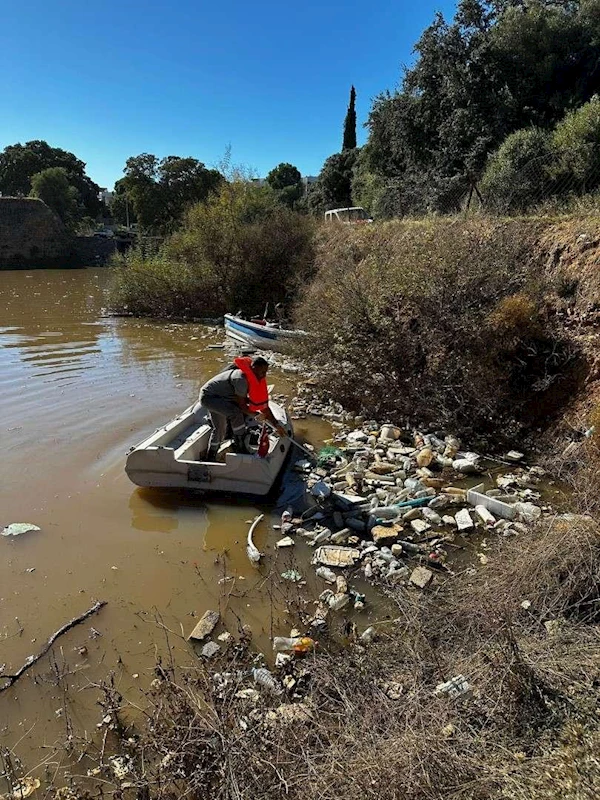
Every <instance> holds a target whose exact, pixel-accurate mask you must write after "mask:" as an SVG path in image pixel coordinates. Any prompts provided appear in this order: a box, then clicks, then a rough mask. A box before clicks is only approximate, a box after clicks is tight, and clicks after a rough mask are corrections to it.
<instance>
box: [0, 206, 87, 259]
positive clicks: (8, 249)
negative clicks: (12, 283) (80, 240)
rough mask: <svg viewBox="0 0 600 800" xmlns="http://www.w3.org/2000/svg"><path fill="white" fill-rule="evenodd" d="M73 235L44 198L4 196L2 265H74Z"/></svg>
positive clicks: (0, 223)
mask: <svg viewBox="0 0 600 800" xmlns="http://www.w3.org/2000/svg"><path fill="white" fill-rule="evenodd" d="M71 256H72V244H71V237H70V236H69V234H68V233H67V231H66V230H65V226H64V225H63V223H62V222H61V220H60V219H59V218H58V216H57V215H56V214H55V213H54V212H53V211H51V210H50V209H49V208H48V206H47V205H46V204H45V203H43V202H42V201H41V200H37V199H35V198H31V197H0V269H19V268H33V267H65V266H71V265H72V262H71Z"/></svg>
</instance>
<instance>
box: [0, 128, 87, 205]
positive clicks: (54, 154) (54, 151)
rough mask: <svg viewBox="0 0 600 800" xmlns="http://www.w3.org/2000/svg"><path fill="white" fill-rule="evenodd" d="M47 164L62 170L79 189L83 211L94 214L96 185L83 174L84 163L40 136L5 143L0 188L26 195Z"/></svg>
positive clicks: (72, 184) (12, 193)
mask: <svg viewBox="0 0 600 800" xmlns="http://www.w3.org/2000/svg"><path fill="white" fill-rule="evenodd" d="M51 167H60V168H62V169H64V170H65V173H66V175H67V179H68V182H69V184H70V185H71V186H73V187H75V189H77V191H78V192H79V196H80V198H81V202H82V203H83V205H84V208H85V211H86V213H87V214H88V215H90V216H92V217H94V218H95V217H97V216H98V214H99V213H100V212H101V210H102V203H101V201H100V199H99V197H98V195H99V192H100V187H99V186H98V184H96V183H94V181H92V180H91V179H90V178H89V177H88V176H87V175H86V172H85V163H84V162H83V161H80V160H79V159H78V158H77V157H76V156H75V155H74V154H73V153H69V152H68V151H67V150H61V149H60V148H59V147H51V146H50V145H49V144H48V143H47V142H45V141H42V140H34V141H31V142H26V143H25V144H20V143H17V144H13V145H9V146H8V147H5V148H4V150H3V151H2V152H0V192H1V193H2V194H4V195H16V196H27V195H28V194H29V193H30V192H31V188H32V184H31V179H32V177H33V176H34V175H36V174H38V173H40V172H42V171H44V170H46V169H49V168H51Z"/></svg>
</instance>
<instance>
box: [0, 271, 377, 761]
mask: <svg viewBox="0 0 600 800" xmlns="http://www.w3.org/2000/svg"><path fill="white" fill-rule="evenodd" d="M108 277H109V275H108V272H107V271H106V270H104V271H103V270H52V271H48V270H40V271H34V272H30V273H28V272H13V271H10V272H0V314H1V316H0V375H1V383H0V432H1V441H2V450H1V453H0V527H3V526H4V525H6V524H8V523H10V522H32V523H35V524H36V525H38V526H39V527H40V528H41V531H40V532H39V533H28V534H25V535H23V536H21V537H19V538H15V539H12V538H4V537H1V538H0V665H1V664H3V663H4V662H6V664H7V667H6V670H5V671H6V672H7V673H10V672H11V671H13V670H14V669H15V668H17V667H18V666H20V665H21V664H22V663H23V661H24V660H25V659H26V658H27V656H29V655H30V654H31V653H35V652H37V651H38V650H39V649H40V648H41V646H42V644H43V642H44V641H45V640H46V639H47V637H48V636H49V635H50V634H51V633H52V632H53V631H55V630H57V629H58V628H59V627H60V626H61V625H63V624H64V623H65V622H66V621H68V620H69V619H71V618H72V617H74V616H76V615H78V614H80V613H82V612H84V611H85V610H86V609H88V608H89V607H91V606H92V605H93V603H94V602H95V601H96V600H106V601H107V602H108V604H107V606H106V607H105V608H104V609H103V610H102V611H101V612H100V613H99V614H97V615H96V616H94V617H92V618H90V619H89V620H88V621H87V622H85V623H84V624H82V625H81V626H79V627H77V628H74V629H73V630H71V631H69V632H68V633H67V634H65V635H64V636H63V637H61V639H60V640H59V642H58V643H57V645H56V647H55V649H54V653H55V658H56V661H57V662H58V668H59V670H60V671H62V672H63V673H65V678H64V679H63V681H62V686H63V688H64V687H65V686H68V687H69V691H68V693H67V695H66V696H65V695H64V694H63V692H62V689H60V688H59V687H57V686H56V677H55V675H53V671H52V668H51V660H50V659H49V658H48V657H46V658H44V659H43V660H42V661H41V662H40V663H39V664H38V665H36V666H35V667H34V668H33V669H32V670H31V671H30V672H29V673H27V674H26V675H25V676H24V677H22V678H21V679H20V680H19V681H18V683H16V684H15V686H14V687H12V688H11V689H10V690H8V691H6V692H4V693H2V694H0V746H3V745H5V746H11V747H12V746H15V748H16V752H17V754H18V755H21V756H25V757H26V758H27V761H28V762H31V759H32V758H37V760H38V761H41V760H42V758H43V757H44V756H45V754H46V753H47V752H48V751H46V750H39V749H38V748H39V747H40V746H41V745H52V744H53V743H54V742H56V741H58V740H60V739H61V738H64V734H65V729H66V725H67V722H69V721H71V720H72V721H73V724H74V726H75V728H76V730H77V731H78V732H79V733H81V732H83V731H84V730H87V731H88V732H89V731H91V730H94V726H95V724H96V722H97V721H98V709H97V707H95V706H94V703H95V700H96V699H97V696H98V692H97V691H96V690H95V689H94V688H87V689H86V687H90V685H91V684H93V683H94V682H95V681H97V680H98V679H99V678H101V677H103V676H105V675H106V674H107V673H108V671H109V670H111V669H114V670H115V675H116V681H117V684H118V686H119V687H120V688H121V689H122V690H123V691H125V692H126V693H128V694H129V696H133V697H134V698H135V694H136V691H137V687H143V686H145V685H147V684H148V683H149V681H150V680H151V679H152V677H153V676H152V668H153V665H154V663H155V658H156V654H157V652H158V653H162V654H163V656H165V653H166V652H167V640H168V642H169V646H170V648H171V652H172V655H173V657H174V658H175V659H176V660H177V661H178V662H179V663H182V664H183V663H186V660H189V659H192V658H195V655H194V654H193V652H192V651H191V649H190V647H189V645H188V644H187V642H186V641H185V640H184V639H183V638H182V636H181V634H182V632H183V633H184V634H187V633H188V632H189V631H190V630H191V629H192V627H193V626H194V624H195V622H196V621H197V617H198V616H200V615H201V614H202V613H203V612H204V611H205V610H206V609H207V608H215V609H216V608H219V609H220V611H221V613H222V615H223V620H224V627H226V628H228V629H229V630H231V631H233V632H235V631H236V630H237V629H238V628H239V626H240V625H241V624H242V623H246V624H249V625H250V626H251V627H252V630H253V632H254V636H255V640H256V643H257V646H258V647H259V648H262V649H265V650H266V649H268V648H269V640H270V636H271V635H272V633H273V632H274V631H275V632H282V631H283V632H285V631H287V630H289V620H287V619H286V617H285V614H284V608H285V606H286V602H287V600H288V598H287V597H286V593H287V592H288V590H287V589H286V588H285V587H282V584H281V581H278V580H276V578H277V576H279V574H280V573H281V572H282V571H283V570H285V569H287V568H288V567H290V566H292V565H294V566H297V567H298V568H299V569H300V570H304V571H305V573H306V572H307V571H308V570H307V562H308V558H309V553H307V552H304V551H306V550H308V548H305V547H303V546H300V547H298V548H295V551H296V552H295V553H292V554H291V553H289V552H286V553H283V552H282V553H278V554H277V555H276V554H275V549H274V542H275V541H276V539H277V538H278V534H277V532H276V531H274V530H272V528H271V524H272V522H273V521H274V518H273V516H272V514H273V511H274V507H275V506H276V505H277V501H276V502H275V503H267V504H265V505H263V506H256V505H253V504H251V503H249V502H248V501H240V500H235V499H234V498H229V499H226V500H221V501H206V500H203V499H200V498H198V497H193V496H190V495H186V494H185V493H167V494H164V493H162V494H161V493H157V492H152V491H148V490H141V489H137V488H136V487H134V486H133V485H132V484H131V483H130V482H129V480H128V479H127V477H126V475H125V473H124V471H123V464H124V455H125V452H126V451H127V449H128V448H129V447H130V446H131V445H132V444H135V443H136V442H138V441H140V440H141V439H142V438H144V437H145V436H146V435H148V434H149V433H150V432H152V431H153V430H154V429H155V428H156V427H157V426H158V425H160V424H163V423H164V422H166V421H167V420H169V419H170V418H171V417H173V416H174V415H175V413H177V412H179V411H181V410H182V409H183V408H185V407H186V406H187V405H189V404H190V403H191V402H192V401H193V400H195V398H196V396H197V392H198V387H199V385H200V384H201V383H202V382H203V381H204V380H205V379H207V378H208V377H209V376H210V375H211V374H213V373H215V372H216V371H218V369H219V368H220V367H221V365H222V364H223V362H224V361H225V359H226V355H225V354H224V353H223V352H222V351H214V350H207V349H206V348H207V344H208V343H209V342H211V341H215V340H219V339H220V337H217V338H216V339H215V335H214V334H210V333H208V332H207V329H206V328H204V327H202V326H199V325H176V324H172V325H168V324H156V323H152V322H146V321H139V320H131V319H114V318H110V317H108V316H106V315H105V313H104V306H105V304H106V299H105V289H106V284H107V280H108ZM211 336H212V338H211ZM274 377H275V383H276V388H279V389H280V390H286V389H287V390H289V389H290V388H291V387H290V384H289V382H288V383H286V382H285V380H283V379H282V378H281V377H279V378H277V376H274ZM278 384H279V385H278ZM302 424H303V423H299V425H300V426H301V425H302ZM311 425H312V427H310V426H311ZM329 430H330V429H329V427H328V426H327V425H325V424H324V423H316V422H313V423H310V424H309V423H307V424H306V426H305V427H304V428H303V427H297V428H296V431H297V433H298V434H300V436H302V435H304V436H306V437H307V438H308V440H312V441H313V442H314V443H315V444H317V443H318V441H319V440H320V439H322V438H324V437H325V436H327V435H328V433H329ZM299 489H300V487H299V486H298V485H297V483H296V484H294V481H293V477H292V476H291V475H288V477H287V479H286V481H285V482H284V486H283V490H282V491H283V497H280V501H282V500H283V501H285V502H287V499H288V498H289V497H293V496H294V495H295V494H297V493H298V491H299ZM262 511H265V512H266V514H267V517H266V520H265V522H264V523H263V524H262V526H261V528H259V531H258V535H257V537H256V540H257V544H258V546H259V547H260V548H261V549H263V550H265V551H266V552H267V553H268V557H267V559H266V560H265V563H264V564H263V565H261V567H260V569H259V570H257V569H256V568H254V567H253V566H252V565H251V564H250V563H249V562H248V560H247V558H246V555H245V535H246V532H247V528H248V526H247V524H246V521H247V520H249V519H252V518H253V517H254V516H255V515H256V514H257V513H259V512H262ZM294 559H295V560H296V561H297V562H298V563H296V564H293V562H294ZM289 591H292V590H291V589H290V590H289ZM313 596H314V595H313ZM371 613H372V614H374V613H376V612H375V611H372V612H371ZM368 621H369V619H368V615H366V616H365V621H364V624H365V625H366V624H368ZM92 628H93V629H95V631H97V632H98V634H100V635H96V634H95V633H94V631H92ZM81 648H86V650H87V652H86V651H85V650H82V652H81V654H80V653H79V652H78V651H79V649H81ZM167 657H171V656H167ZM0 671H1V670H0ZM61 708H63V709H65V710H64V711H60V709H61ZM50 752H51V751H50ZM36 754H37V755H36Z"/></svg>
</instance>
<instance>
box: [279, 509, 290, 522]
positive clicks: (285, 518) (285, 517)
mask: <svg viewBox="0 0 600 800" xmlns="http://www.w3.org/2000/svg"><path fill="white" fill-rule="evenodd" d="M291 521H292V511H291V509H290V508H289V507H288V508H286V510H285V511H284V512H283V514H282V515H281V524H282V525H285V523H286V522H291Z"/></svg>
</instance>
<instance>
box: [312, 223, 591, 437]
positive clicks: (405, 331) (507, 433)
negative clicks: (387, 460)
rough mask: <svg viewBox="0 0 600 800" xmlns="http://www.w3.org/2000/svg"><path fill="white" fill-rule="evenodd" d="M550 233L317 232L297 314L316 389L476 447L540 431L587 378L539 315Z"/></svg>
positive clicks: (505, 229)
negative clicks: (458, 436) (448, 432)
mask: <svg viewBox="0 0 600 800" xmlns="http://www.w3.org/2000/svg"><path fill="white" fill-rule="evenodd" d="M549 227H551V222H550V221H549V220H548V221H540V220H519V219H517V220H511V221H502V220H500V221H499V220H488V219H486V218H483V217H482V218H473V219H469V220H466V221H465V220H462V221H460V220H445V219H439V220H427V221H423V222H420V223H416V222H400V221H396V222H390V223H386V224H383V225H377V226H364V227H362V228H360V229H357V230H350V231H349V230H346V229H343V230H340V229H337V228H336V229H333V230H330V229H322V230H321V231H320V233H319V237H318V240H317V268H318V273H317V277H316V278H315V280H314V281H313V282H312V284H311V285H310V286H309V287H308V288H307V290H306V292H305V293H304V296H303V299H302V302H301V304H300V306H299V309H298V318H299V322H300V323H301V324H302V326H303V327H305V328H307V329H308V330H310V331H311V332H313V334H314V336H313V338H312V340H311V351H310V356H311V357H312V359H313V361H314V364H315V366H316V367H317V372H318V375H320V376H321V385H322V388H323V389H324V390H325V391H327V393H328V395H330V396H333V397H335V398H336V399H338V400H339V401H340V402H341V403H342V404H343V405H344V406H345V407H347V408H349V409H352V410H356V411H361V412H365V413H368V414H369V415H371V416H373V415H375V416H377V417H381V416H386V415H389V416H391V417H393V418H395V419H407V420H408V421H409V422H412V423H415V422H417V421H418V422H420V423H421V424H422V423H423V422H425V423H427V424H431V425H432V426H439V427H440V428H445V427H446V428H452V429H453V430H458V431H463V432H468V433H469V438H470V440H471V441H473V437H474V436H483V435H486V434H487V435H488V437H489V439H490V440H491V439H494V438H496V439H500V440H502V441H504V442H508V441H509V440H511V439H512V441H513V442H514V441H515V440H516V439H517V438H518V437H519V436H521V435H523V433H524V432H527V431H531V429H532V428H533V427H534V426H538V425H540V424H543V425H547V424H548V421H549V420H550V419H552V418H553V417H555V416H557V415H559V414H560V412H561V409H563V408H564V405H565V403H566V402H567V401H568V400H569V398H570V397H571V396H572V395H573V393H574V392H575V391H576V389H577V388H578V386H579V384H580V382H581V380H582V377H583V370H582V364H581V359H580V357H579V350H578V347H577V345H576V344H575V343H574V342H573V341H572V340H570V339H569V338H568V337H566V336H565V335H564V330H563V329H562V327H561V324H560V323H559V322H558V321H557V319H556V318H555V316H554V315H553V314H552V313H550V311H549V310H548V307H547V302H546V299H547V298H546V291H547V285H546V283H545V277H544V265H545V258H546V257H547V254H545V255H544V254H543V253H542V251H541V249H540V247H539V240H540V237H541V236H542V235H544V233H545V231H546V229H547V228H549ZM304 355H305V357H306V352H304Z"/></svg>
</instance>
